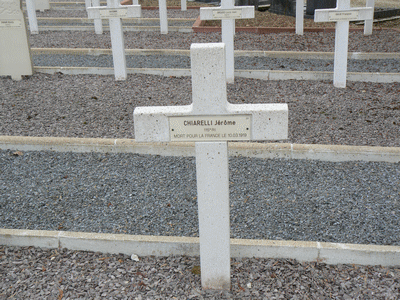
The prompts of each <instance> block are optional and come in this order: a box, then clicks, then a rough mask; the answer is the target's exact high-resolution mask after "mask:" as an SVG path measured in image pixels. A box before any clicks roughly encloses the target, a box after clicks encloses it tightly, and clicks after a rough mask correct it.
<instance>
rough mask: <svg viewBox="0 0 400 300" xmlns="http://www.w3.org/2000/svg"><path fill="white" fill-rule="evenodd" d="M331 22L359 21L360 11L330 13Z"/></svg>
mask: <svg viewBox="0 0 400 300" xmlns="http://www.w3.org/2000/svg"><path fill="white" fill-rule="evenodd" d="M328 18H329V21H331V22H335V21H357V20H358V11H341V12H336V11H335V12H329V14H328Z"/></svg>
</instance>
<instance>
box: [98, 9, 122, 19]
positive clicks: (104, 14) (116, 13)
mask: <svg viewBox="0 0 400 300" xmlns="http://www.w3.org/2000/svg"><path fill="white" fill-rule="evenodd" d="M127 13H128V10H127V9H126V8H112V9H101V10H100V18H126V16H127Z"/></svg>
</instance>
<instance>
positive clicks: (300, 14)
mask: <svg viewBox="0 0 400 300" xmlns="http://www.w3.org/2000/svg"><path fill="white" fill-rule="evenodd" d="M303 33H304V0H296V34H298V35H303Z"/></svg>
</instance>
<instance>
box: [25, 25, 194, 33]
mask: <svg viewBox="0 0 400 300" xmlns="http://www.w3.org/2000/svg"><path fill="white" fill-rule="evenodd" d="M28 28H29V26H28ZM39 29H40V31H93V30H94V29H93V26H39ZM122 29H123V31H130V32H137V31H160V26H122ZM109 30H110V28H109V27H108V26H106V25H104V26H103V31H109ZM168 31H171V32H184V33H188V32H193V29H192V27H190V26H168Z"/></svg>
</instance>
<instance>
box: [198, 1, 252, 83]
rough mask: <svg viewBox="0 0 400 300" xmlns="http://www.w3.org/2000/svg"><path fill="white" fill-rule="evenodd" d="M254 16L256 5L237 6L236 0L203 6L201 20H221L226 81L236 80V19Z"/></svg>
mask: <svg viewBox="0 0 400 300" xmlns="http://www.w3.org/2000/svg"><path fill="white" fill-rule="evenodd" d="M252 18H254V6H235V5H234V0H222V1H221V6H220V7H217V8H214V7H201V8H200V20H221V23H222V24H221V35H222V42H223V43H225V44H226V82H228V83H233V82H234V80H235V57H234V35H235V20H236V19H252Z"/></svg>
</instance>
